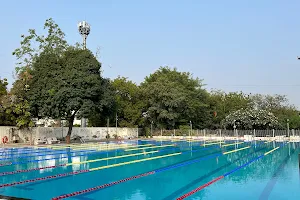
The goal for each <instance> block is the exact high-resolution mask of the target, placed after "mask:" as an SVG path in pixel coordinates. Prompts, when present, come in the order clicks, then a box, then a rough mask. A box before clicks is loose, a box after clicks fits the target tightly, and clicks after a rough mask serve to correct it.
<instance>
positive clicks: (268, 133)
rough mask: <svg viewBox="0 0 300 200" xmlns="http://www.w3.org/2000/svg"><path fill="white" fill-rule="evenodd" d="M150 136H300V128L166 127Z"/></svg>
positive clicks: (153, 131) (154, 131)
mask: <svg viewBox="0 0 300 200" xmlns="http://www.w3.org/2000/svg"><path fill="white" fill-rule="evenodd" d="M148 135H149V136H151V135H152V136H204V137H205V136H207V137H215V136H221V137H237V136H238V137H243V136H244V135H252V136H254V137H276V136H286V137H289V136H300V130H294V129H292V130H275V129H273V130H272V129H271V130H238V129H236V130H224V129H218V130H207V129H204V130H195V129H193V130H191V129H190V130H181V129H173V130H165V129H154V130H152V131H151V133H149V134H148Z"/></svg>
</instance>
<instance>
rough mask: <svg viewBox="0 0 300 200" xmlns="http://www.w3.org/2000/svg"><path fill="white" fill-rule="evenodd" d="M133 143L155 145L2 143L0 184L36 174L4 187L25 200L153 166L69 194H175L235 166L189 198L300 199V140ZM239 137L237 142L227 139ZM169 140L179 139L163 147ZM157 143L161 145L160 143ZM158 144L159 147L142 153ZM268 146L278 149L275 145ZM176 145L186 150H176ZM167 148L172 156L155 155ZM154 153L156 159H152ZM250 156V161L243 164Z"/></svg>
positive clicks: (84, 199)
mask: <svg viewBox="0 0 300 200" xmlns="http://www.w3.org/2000/svg"><path fill="white" fill-rule="evenodd" d="M131 143H133V144H134V145H144V144H152V146H153V147H154V148H146V147H151V146H139V147H138V148H139V149H137V150H132V151H128V150H129V149H130V148H128V149H125V150H127V151H125V150H124V149H117V150H109V151H105V152H103V151H101V152H99V151H98V152H96V151H95V150H92V149H90V148H86V149H81V150H75V149H73V150H72V149H67V150H66V149H59V150H53V149H33V148H13V149H12V148H11V149H5V150H4V149H1V151H0V152H1V153H0V155H1V156H0V165H1V164H10V165H7V166H1V167H0V173H2V174H1V175H2V176H1V179H0V184H1V185H3V184H9V183H14V182H19V183H20V181H25V180H31V179H35V181H33V182H29V183H26V182H23V183H20V184H16V185H13V186H5V187H1V188H0V195H3V196H13V197H19V198H27V199H41V200H45V199H52V198H54V197H59V196H61V195H64V194H70V193H73V192H76V191H82V190H85V189H88V188H93V187H95V186H100V185H103V184H109V183H111V182H114V181H118V180H121V179H124V178H128V177H132V176H135V175H139V174H143V173H146V172H152V173H150V174H148V175H147V176H144V177H140V178H136V179H133V180H128V181H125V182H120V183H118V184H114V185H110V186H109V187H104V188H103V189H98V190H94V191H88V192H86V193H84V194H82V195H77V196H73V197H69V198H66V199H79V200H91V199H103V200H106V199H107V200H111V199H112V200H144V199H149V200H150V199H151V200H160V199H163V200H173V199H177V198H179V197H181V196H182V195H184V194H186V193H188V192H190V191H192V190H194V189H196V188H198V187H200V186H203V185H205V184H206V183H208V182H210V181H212V180H214V179H216V178H218V177H220V176H223V175H225V174H226V173H228V172H231V171H232V172H233V173H231V174H229V175H228V176H225V177H224V178H222V179H220V180H218V181H216V182H214V183H213V184H211V185H208V186H207V187H204V188H203V189H201V190H199V191H198V192H196V193H194V194H192V195H191V196H188V197H187V198H186V199H197V200H198V199H209V200H214V199H216V200H219V199H230V200H240V199H258V200H263V199H271V200H281V199H300V192H299V191H300V190H299V189H300V179H299V178H300V175H299V174H300V171H299V164H298V154H299V151H300V144H299V143H294V142H290V143H286V142H285V143H282V142H269V143H265V142H264V141H256V142H247V143H242V141H239V142H236V141H226V142H225V143H223V144H222V145H225V146H223V147H220V144H212V145H207V146H203V142H188V141H178V142H172V141H141V140H140V141H134V142H131ZM234 143H237V144H235V145H230V146H226V145H227V144H234ZM172 144H174V145H175V146H164V145H172ZM206 144H207V143H206ZM156 146H157V147H156ZM159 146H164V147H162V148H159ZM276 147H280V148H278V149H276V150H275V149H274V148H276ZM242 148H243V149H242ZM240 149H242V150H240ZM155 150H157V151H158V152H155V153H149V154H147V153H145V152H150V151H155ZM234 150H237V151H234ZM271 150H274V151H272V152H270V151H271ZM178 152H182V153H181V154H176V153H178ZM267 152H270V153H269V154H267V155H265V156H262V157H260V159H257V160H256V158H258V157H259V156H261V155H264V154H265V153H267ZM141 153H143V154H141ZM128 154H138V155H135V156H130V157H124V158H117V159H109V160H102V161H98V162H89V163H84V164H75V165H71V166H61V167H56V168H50V169H40V168H43V167H47V166H58V165H63V164H66V163H71V162H81V161H90V160H95V159H100V158H109V157H115V156H122V155H128ZM165 155H172V156H169V157H163V158H157V157H158V156H165ZM150 158H157V159H153V160H149V159H150ZM141 159H148V160H145V161H143V162H135V163H130V161H134V160H135V161H138V160H141ZM252 161H253V162H252ZM124 162H128V163H127V164H126V165H122V164H121V165H120V166H118V164H120V163H124ZM247 163H248V165H245V164H247ZM109 165H117V166H115V167H111V168H103V169H99V170H95V171H91V172H86V171H83V173H81V174H77V175H67V176H63V177H48V178H47V179H46V180H36V178H42V177H47V176H53V175H58V174H65V173H70V172H75V171H79V170H90V169H93V168H98V167H101V166H109ZM243 165H245V166H244V167H242V168H239V166H243ZM34 168H37V170H34V171H28V172H25V171H23V172H22V173H15V174H7V173H4V172H12V171H16V170H30V169H34ZM236 169H238V170H236ZM153 172H155V173H153Z"/></svg>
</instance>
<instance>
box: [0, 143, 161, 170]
mask: <svg viewBox="0 0 300 200" xmlns="http://www.w3.org/2000/svg"><path fill="white" fill-rule="evenodd" d="M157 147H158V146H157ZM130 148H131V147H130ZM106 150H117V151H123V150H124V148H118V149H106ZM68 153H70V154H75V153H85V154H83V155H73V156H71V157H79V156H85V155H89V154H104V153H107V151H105V152H104V151H96V150H82V151H75V152H73V151H72V152H71V151H70V152H66V153H55V154H40V155H34V156H20V157H14V159H19V158H30V157H35V156H48V155H62V154H68ZM61 158H69V157H68V156H63V157H59V158H47V159H38V160H27V161H20V162H6V163H0V167H3V166H9V165H16V164H26V163H30V162H40V161H46V160H52V159H53V160H58V159H61ZM1 160H9V161H10V160H13V159H8V158H4V159H3V158H2V159H0V161H1Z"/></svg>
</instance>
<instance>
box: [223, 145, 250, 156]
mask: <svg viewBox="0 0 300 200" xmlns="http://www.w3.org/2000/svg"><path fill="white" fill-rule="evenodd" d="M250 147H251V146H247V147H243V148H239V149H235V150H232V151H227V152H224V153H223V154H224V155H226V154H230V153H233V152H238V151H242V150H245V149H249V148H250Z"/></svg>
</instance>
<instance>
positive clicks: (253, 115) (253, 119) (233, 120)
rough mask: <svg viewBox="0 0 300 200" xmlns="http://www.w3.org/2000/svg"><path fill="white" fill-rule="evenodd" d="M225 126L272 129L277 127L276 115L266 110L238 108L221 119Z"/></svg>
mask: <svg viewBox="0 0 300 200" xmlns="http://www.w3.org/2000/svg"><path fill="white" fill-rule="evenodd" d="M222 125H223V126H224V127H225V128H233V126H234V125H235V126H236V128H238V129H273V128H278V127H279V122H278V119H277V117H276V116H275V115H274V114H273V113H271V112H269V111H267V110H262V109H260V110H257V109H249V108H248V109H240V110H237V111H235V112H232V113H230V114H229V115H227V116H226V117H225V119H224V120H223V121H222Z"/></svg>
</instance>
